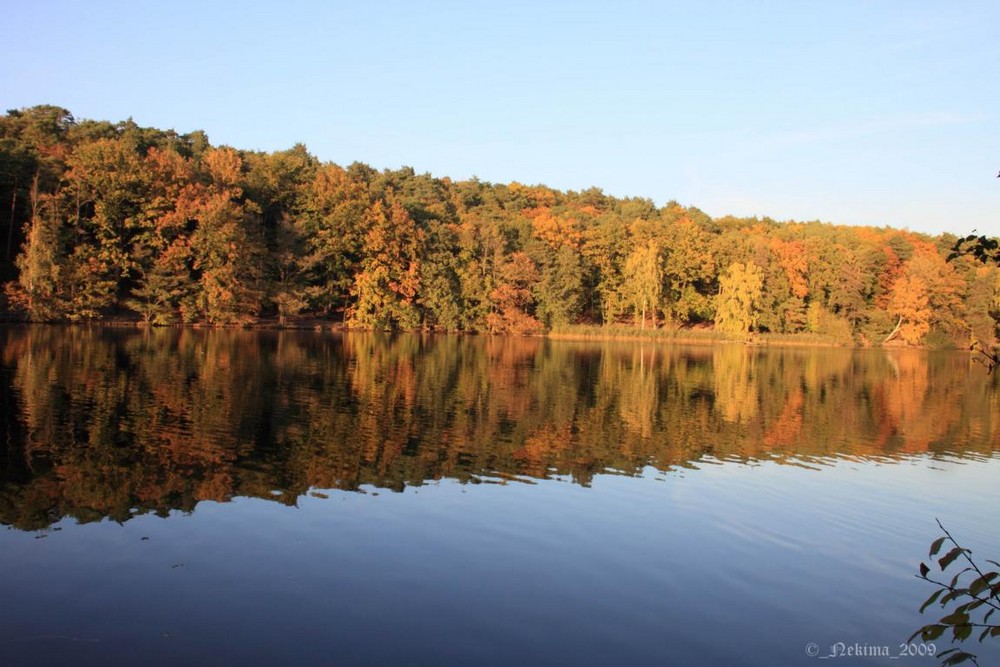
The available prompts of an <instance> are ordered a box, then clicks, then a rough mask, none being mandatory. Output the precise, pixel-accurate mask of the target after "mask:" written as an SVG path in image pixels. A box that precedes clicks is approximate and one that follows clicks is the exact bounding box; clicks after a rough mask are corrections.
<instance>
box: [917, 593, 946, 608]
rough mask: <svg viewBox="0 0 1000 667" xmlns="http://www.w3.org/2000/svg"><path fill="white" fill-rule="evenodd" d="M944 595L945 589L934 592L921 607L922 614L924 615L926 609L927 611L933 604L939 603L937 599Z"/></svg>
mask: <svg viewBox="0 0 1000 667" xmlns="http://www.w3.org/2000/svg"><path fill="white" fill-rule="evenodd" d="M942 593H944V589H943V588H942V589H939V590H936V591H934V593H933V594H932V595H931V596H930V597H929V598H927V600H926V601H925V602H924V603H923V604H922V605H920V613H921V614H922V613H924V609H927V607H929V606H931V605H932V604H934V603H935V602H937V599H938V598H939V597H941V594H942Z"/></svg>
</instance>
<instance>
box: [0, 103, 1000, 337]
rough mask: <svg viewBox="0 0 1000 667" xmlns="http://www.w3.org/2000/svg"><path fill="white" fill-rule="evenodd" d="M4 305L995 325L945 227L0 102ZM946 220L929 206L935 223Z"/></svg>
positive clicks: (158, 319) (403, 316) (576, 320)
mask: <svg viewBox="0 0 1000 667" xmlns="http://www.w3.org/2000/svg"><path fill="white" fill-rule="evenodd" d="M0 202H3V207H4V208H5V209H7V211H9V215H4V216H2V217H4V218H7V220H6V221H5V223H6V227H7V229H6V239H5V241H6V254H5V256H4V258H5V259H4V264H3V266H2V267H0V270H2V274H3V275H2V276H0V278H2V279H3V280H4V281H5V289H4V293H5V297H4V298H5V303H4V308H5V309H6V310H7V312H8V313H9V314H14V315H17V316H21V317H24V318H26V319H29V320H32V321H87V320H102V319H108V318H136V319H138V318H141V319H142V320H144V321H146V322H149V323H154V324H168V323H174V322H200V323H208V324H216V325H233V324H247V323H252V322H254V321H256V320H258V319H260V318H274V319H277V321H278V322H279V323H281V324H285V323H287V322H289V321H290V320H294V319H296V318H304V317H309V318H324V319H329V320H333V321H338V322H344V323H345V324H346V325H347V326H349V327H356V328H365V329H401V330H412V329H425V330H444V331H478V332H492V333H500V332H511V333H535V332H541V331H544V330H546V329H552V328H557V329H558V328H561V327H566V326H568V325H573V324H618V323H629V324H634V325H635V326H637V327H640V328H655V327H674V328H678V327H702V328H710V327H714V328H715V329H716V330H717V331H720V332H722V333H724V334H725V335H727V336H731V337H736V338H741V337H746V336H747V335H748V334H751V333H752V332H758V331H759V332H773V333H788V334H794V333H800V332H811V333H814V334H819V335H822V336H825V337H828V338H830V339H834V340H838V341H842V342H845V343H848V342H861V343H864V342H874V343H879V342H883V341H886V340H888V339H897V340H899V341H902V342H905V343H908V344H920V343H931V344H947V343H948V342H957V343H962V344H966V343H968V341H969V339H970V337H975V338H977V339H979V340H981V341H984V342H986V343H992V342H994V341H995V340H996V337H997V333H998V330H997V325H998V322H1000V269H998V268H997V267H996V266H994V265H993V264H991V263H988V264H983V263H981V262H977V261H975V259H973V258H971V257H959V258H957V259H956V260H954V261H951V262H949V261H946V257H947V255H948V254H949V251H950V250H951V249H952V246H953V245H954V244H955V242H956V241H957V238H956V237H955V236H953V235H950V234H942V235H940V236H938V237H929V236H926V235H922V234H915V233H911V232H907V231H901V230H896V229H889V228H863V227H846V226H834V225H830V224H821V223H818V222H809V223H794V222H789V223H777V222H775V221H773V220H770V219H768V218H763V219H758V218H733V217H725V218H711V217H709V216H708V215H706V214H704V213H703V212H702V211H699V210H698V209H697V208H693V207H684V206H681V205H679V204H677V203H675V202H670V203H668V204H667V205H665V206H663V207H657V206H655V205H654V204H653V202H651V201H650V200H648V199H640V198H624V199H623V198H615V197H610V196H607V195H605V194H603V193H602V192H601V191H600V190H598V189H596V188H595V189H590V190H585V191H582V192H572V191H571V192H561V191H558V190H553V189H551V188H547V187H544V186H526V185H521V184H519V183H511V184H507V185H504V184H491V183H485V182H481V181H479V180H475V179H474V180H469V181H452V180H450V179H448V178H434V177H432V176H430V175H426V174H424V175H420V174H416V173H414V171H413V170H412V169H408V168H404V169H400V170H385V171H381V172H380V171H376V170H375V169H372V168H371V167H369V166H367V165H365V164H360V163H355V164H352V165H350V166H348V167H346V168H344V167H341V166H338V165H336V164H331V163H321V162H320V161H318V160H317V159H316V158H315V157H314V156H312V155H311V154H309V152H308V151H307V150H306V148H305V147H304V146H302V145H297V146H295V147H293V148H291V149H289V150H286V151H279V152H274V153H263V152H253V151H240V150H236V149H232V148H228V147H214V146H212V145H211V144H210V143H209V141H208V138H207V137H206V136H205V135H204V134H203V133H201V132H192V133H189V134H178V133H176V132H174V131H170V130H167V131H164V130H157V129H152V128H143V127H139V126H138V125H136V124H135V123H134V122H132V121H131V120H129V121H125V122H120V123H110V122H106V121H91V120H81V121H77V120H75V119H74V118H73V116H72V115H71V114H70V113H69V112H68V111H66V110H65V109H61V108H58V107H52V106H42V107H34V108H31V109H23V110H20V111H9V112H8V113H7V114H6V116H4V117H3V118H0ZM946 225H947V221H942V226H946Z"/></svg>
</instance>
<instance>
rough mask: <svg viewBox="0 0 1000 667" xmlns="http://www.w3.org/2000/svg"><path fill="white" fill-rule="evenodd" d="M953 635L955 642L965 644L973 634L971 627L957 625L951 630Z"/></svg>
mask: <svg viewBox="0 0 1000 667" xmlns="http://www.w3.org/2000/svg"><path fill="white" fill-rule="evenodd" d="M951 634H952V635H953V636H954V637H955V640H957V641H960V642H964V641H965V640H966V639H968V638H969V636H970V635H971V634H972V626H971V625H968V624H966V625H956V626H955V627H954V628H952V630H951Z"/></svg>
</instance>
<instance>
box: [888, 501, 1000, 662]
mask: <svg viewBox="0 0 1000 667" xmlns="http://www.w3.org/2000/svg"><path fill="white" fill-rule="evenodd" d="M937 524H938V526H939V527H940V528H941V530H942V532H944V535H942V536H941V537H939V538H937V539H936V540H934V542H933V543H932V544H931V549H930V554H929V556H930V558H931V559H934V558H935V557H936V556H937V555H938V553H940V552H941V550H942V548H944V547H946V546H950V548H949V549H948V551H947V552H946V553H945V554H944V555H943V556H941V557H940V558H938V559H937V564H938V566H939V567H940V568H941V572H942V574H943V573H944V572H945V571H947V570H948V568H950V567H951V566H952V565H953V564H955V563H958V564H959V565H962V564H965V563H968V565H967V566H966V567H964V568H962V569H961V570H959V571H958V573H957V574H955V575H954V576H953V577H952V579H951V581H950V582H948V583H945V582H944V581H938V580H936V579H932V578H931V577H930V576H929V575H930V574H931V568H930V566H928V565H927V564H926V563H923V562H922V563H920V574H918V575H917V578H918V579H923V580H924V581H928V582H930V583H932V584H934V585H935V586H937V590H936V591H934V593H932V594H931V596H930V597H929V598H927V600H926V601H924V603H923V604H922V605H921V606H920V613H923V612H924V610H925V609H927V608H928V607H929V606H931V605H932V604H934V603H935V602H937V603H938V604H939V605H941V608H942V609H944V610H946V611H948V613H947V614H946V615H944V616H942V617H941V618H940V619H939V620H938V621H937V622H936V623H928V624H927V625H925V626H923V627H922V628H920V629H918V630H917V631H916V632H914V633H913V634H912V635H910V638H909V640H907V641H912V640H913V639H914V638H915V637H917V636H918V635H919V636H920V637H921V639H923V640H924V641H933V640H935V639H937V638H938V637H940V636H941V635H943V634H944V633H945V632H946V631H949V630H950V631H951V636H952V643H954V642H956V641H959V642H961V641H965V640H966V639H968V638H969V637H971V636H972V633H973V632H976V631H979V641H980V642H982V641H983V640H985V639H986V638H987V637H1000V625H997V624H995V623H994V624H990V623H989V620H990V617H991V616H993V614H994V613H995V612H996V611H997V610H1000V572H996V571H993V572H983V570H982V569H981V568H980V567H979V565H978V564H976V562H975V561H974V560H973V559H972V551H971V550H970V549H966V548H965V547H963V546H961V545H960V544H959V543H958V542H956V541H955V538H954V537H952V535H951V533H949V532H948V531H947V529H945V527H944V526H943V525H942V524H941V521H940V520H937ZM986 562H987V563H990V564H991V565H995V566H996V567H998V568H1000V563H997V562H996V561H992V560H987V561H986ZM951 605H954V606H951ZM938 657H939V658H942V661H941V664H942V665H957V664H960V663H963V662H966V661H970V662H972V663H973V664H976V665H978V664H979V663H978V662H977V661H976V656H975V654H973V653H969V652H968V651H964V650H962V649H959V648H951V649H948V650H947V651H943V652H941V653H939V654H938Z"/></svg>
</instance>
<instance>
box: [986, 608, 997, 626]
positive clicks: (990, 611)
mask: <svg viewBox="0 0 1000 667" xmlns="http://www.w3.org/2000/svg"><path fill="white" fill-rule="evenodd" d="M995 611H996V607H994V608H993V609H990V610H989V611H988V612H986V615H985V616H983V623H985V622H986V621H988V620H990V616H992V615H993V612H995Z"/></svg>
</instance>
